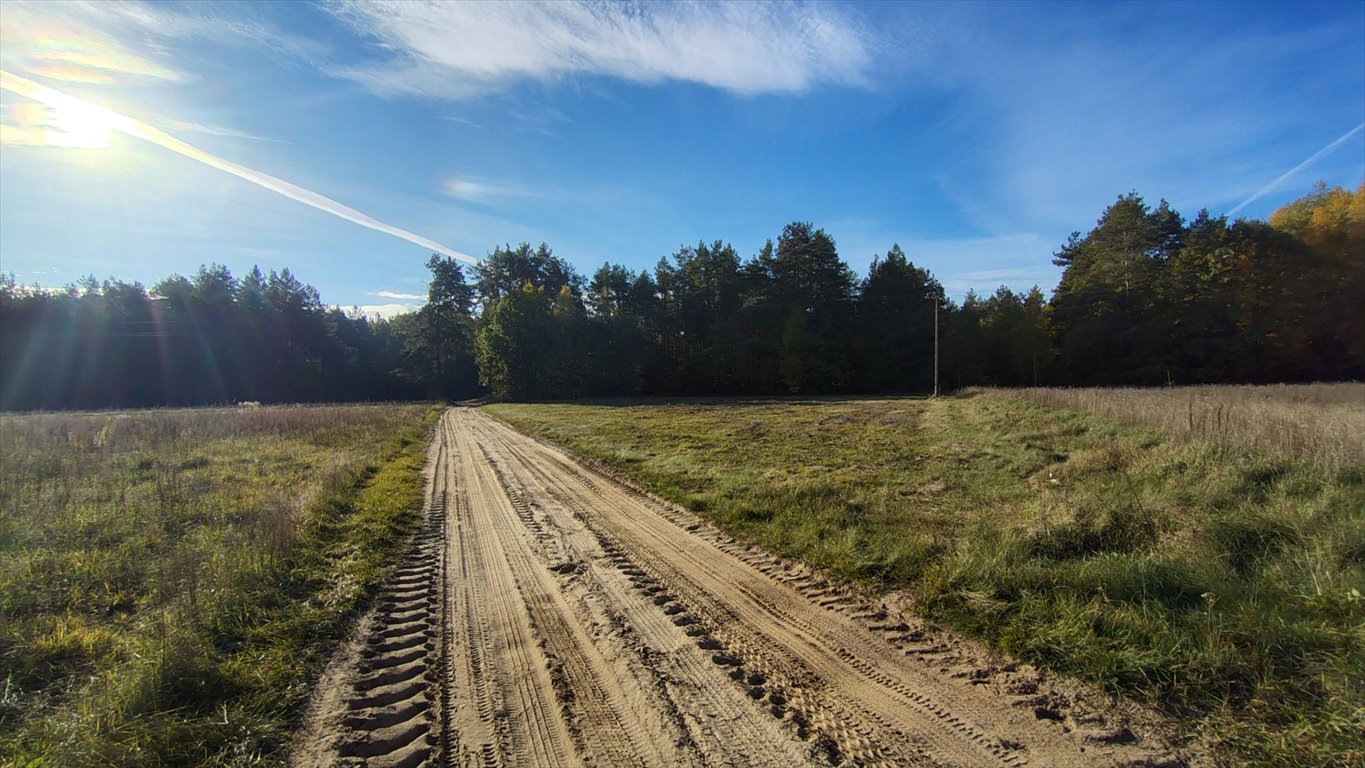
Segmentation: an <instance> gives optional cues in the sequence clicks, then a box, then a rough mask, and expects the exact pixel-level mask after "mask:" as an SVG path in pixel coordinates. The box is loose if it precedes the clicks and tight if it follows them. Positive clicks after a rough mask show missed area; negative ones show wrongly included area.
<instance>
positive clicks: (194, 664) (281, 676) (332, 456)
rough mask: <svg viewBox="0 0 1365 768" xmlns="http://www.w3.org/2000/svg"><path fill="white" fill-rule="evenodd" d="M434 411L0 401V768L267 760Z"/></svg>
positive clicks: (383, 527) (411, 486)
mask: <svg viewBox="0 0 1365 768" xmlns="http://www.w3.org/2000/svg"><path fill="white" fill-rule="evenodd" d="M439 411H440V409H439V408H438V407H436V406H432V405H381V406H309V407H270V408H253V409H187V410H164V411H143V412H126V413H107V414H52V415H44V414H35V415H26V416H0V453H2V455H3V456H4V457H5V464H6V472H5V473H4V474H3V475H0V681H2V682H0V764H6V765H9V764H18V765H28V764H41V765H63V766H74V767H80V766H173V765H218V766H244V765H271V764H279V763H281V762H282V760H283V755H282V754H281V748H282V746H283V745H284V743H285V740H286V738H287V735H288V730H289V724H290V719H291V718H292V717H293V716H294V715H295V714H296V713H297V711H298V709H299V706H300V704H301V703H302V701H303V700H304V698H305V696H306V695H307V692H308V687H309V682H310V678H311V677H312V676H313V675H314V674H315V673H316V672H317V671H318V670H319V669H320V667H321V665H322V664H323V662H324V660H325V658H326V656H327V654H328V652H329V650H330V648H331V647H332V646H333V645H334V644H335V643H336V642H337V641H338V640H339V639H340V637H341V633H342V632H343V631H344V628H345V625H346V622H347V621H348V619H349V618H350V616H352V615H353V614H354V613H355V612H356V611H357V610H358V609H359V607H360V606H361V605H362V604H363V602H364V601H365V600H366V599H367V598H368V597H369V596H370V595H371V594H372V593H373V590H374V588H375V587H376V585H377V584H379V582H380V581H381V580H382V579H383V577H384V572H385V567H386V563H388V562H390V561H391V560H392V558H393V557H394V555H395V554H396V550H397V547H398V546H400V544H401V542H402V540H403V538H404V536H405V535H406V534H407V533H408V532H410V531H412V530H415V527H416V525H417V524H418V522H419V518H420V511H421V501H422V488H423V481H422V467H423V464H424V460H425V459H424V457H425V447H426V440H425V436H426V434H427V432H428V431H429V429H430V428H431V425H432V424H433V423H434V420H435V418H436V417H437V415H438V414H439Z"/></svg>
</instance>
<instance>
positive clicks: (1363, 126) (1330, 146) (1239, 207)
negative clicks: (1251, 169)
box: [1227, 123, 1365, 216]
mask: <svg viewBox="0 0 1365 768" xmlns="http://www.w3.org/2000/svg"><path fill="white" fill-rule="evenodd" d="M1361 130H1365V123H1361V124H1360V125H1357V126H1356V127H1354V128H1352V129H1351V130H1349V131H1347V132H1346V133H1345V134H1343V135H1342V137H1341V138H1339V139H1337V140H1336V141H1334V142H1332V143H1331V144H1328V145H1327V146H1325V147H1323V148H1322V149H1319V150H1318V151H1317V152H1316V153H1315V154H1314V155H1313V156H1312V157H1310V158H1308V159H1307V160H1304V161H1303V162H1302V163H1299V164H1298V165H1296V166H1294V167H1293V168H1291V169H1290V170H1288V171H1286V172H1285V173H1284V175H1282V176H1280V178H1278V179H1275V180H1274V181H1272V182H1270V183H1269V184H1267V185H1265V186H1264V187H1261V188H1260V189H1259V190H1257V192H1256V194H1254V195H1252V196H1251V197H1248V198H1247V199H1245V200H1243V201H1242V202H1241V203H1239V204H1238V205H1237V207H1236V208H1233V209H1232V210H1230V211H1228V213H1227V215H1228V216H1235V215H1237V212H1238V211H1240V210H1242V209H1243V208H1245V207H1247V206H1248V205H1251V204H1252V203H1254V202H1256V201H1257V200H1259V199H1260V198H1261V196H1262V195H1264V194H1265V193H1267V192H1269V191H1270V190H1272V189H1274V188H1275V187H1278V186H1280V183H1281V182H1283V181H1284V180H1285V179H1287V178H1289V177H1290V176H1293V175H1294V174H1296V173H1298V172H1299V171H1302V170H1303V169H1304V168H1307V167H1308V166H1310V165H1312V164H1313V163H1314V162H1315V161H1317V159H1318V158H1320V157H1322V156H1323V155H1325V154H1327V153H1328V152H1331V151H1332V150H1334V149H1336V148H1337V147H1339V146H1341V145H1342V144H1343V143H1345V142H1346V140H1347V139H1349V138H1351V137H1352V136H1354V135H1356V134H1357V133H1360V132H1361Z"/></svg>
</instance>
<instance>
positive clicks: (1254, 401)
mask: <svg viewBox="0 0 1365 768" xmlns="http://www.w3.org/2000/svg"><path fill="white" fill-rule="evenodd" d="M968 392H969V393H970V392H982V393H986V394H989V395H990V396H992V397H1001V398H1007V399H1008V398H1014V399H1020V400H1030V401H1032V402H1035V403H1041V404H1043V405H1046V406H1049V407H1052V408H1069V409H1071V410H1077V411H1083V412H1085V413H1093V414H1096V415H1098V416H1104V417H1105V418H1109V419H1114V420H1115V421H1121V422H1125V423H1128V424H1136V425H1138V426H1142V427H1149V428H1152V429H1159V430H1162V431H1164V432H1167V433H1169V434H1172V435H1176V436H1179V437H1185V438H1192V439H1197V440H1212V441H1220V442H1223V443H1225V444H1227V445H1231V446H1236V447H1240V448H1246V449H1250V450H1253V451H1260V452H1265V453H1272V454H1275V455H1280V456H1289V457H1295V458H1303V459H1307V460H1310V461H1313V462H1318V463H1322V464H1326V465H1328V466H1335V467H1339V466H1346V465H1350V464H1360V463H1362V462H1365V383H1360V382H1352V383H1339V384H1271V385H1263V386H1213V385H1211V386H1198V387H1168V388H1164V389H1158V388H1132V389H1128V388H1080V389H1071V388H1049V387H1036V388H1025V389H998V390H997V389H977V390H969V391H968Z"/></svg>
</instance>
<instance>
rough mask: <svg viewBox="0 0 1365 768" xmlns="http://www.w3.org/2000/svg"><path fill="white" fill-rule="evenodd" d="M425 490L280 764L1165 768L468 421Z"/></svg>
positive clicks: (789, 573)
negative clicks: (399, 550)
mask: <svg viewBox="0 0 1365 768" xmlns="http://www.w3.org/2000/svg"><path fill="white" fill-rule="evenodd" d="M429 473H430V487H429V494H428V512H427V525H426V528H425V529H424V531H423V533H422V535H421V536H420V537H419V538H418V539H417V541H416V542H415V544H414V547H413V551H412V552H411V554H410V556H409V558H408V561H407V562H406V563H405V564H404V565H403V566H402V568H401V569H400V570H399V571H398V573H397V574H396V575H395V577H394V578H393V579H392V581H391V583H390V584H389V585H388V588H387V591H386V593H385V595H384V597H383V598H382V600H381V602H380V604H379V605H378V606H377V607H376V609H375V610H374V611H373V612H372V613H371V614H370V615H369V616H367V617H366V618H365V619H364V620H363V621H362V622H361V624H360V626H359V627H358V630H357V636H356V639H355V641H354V642H353V643H351V644H350V646H348V648H347V649H346V650H345V652H343V653H342V654H341V655H340V656H339V657H338V658H337V659H336V661H335V662H334V663H333V664H332V666H331V667H330V668H329V670H328V672H327V674H326V676H325V677H324V680H323V682H322V684H321V685H320V687H319V690H318V692H317V694H316V696H315V701H314V704H313V706H312V707H311V709H310V713H309V715H308V718H307V721H306V723H305V725H304V728H303V731H302V732H301V734H300V736H299V740H298V748H297V749H296V752H295V755H294V758H293V762H294V764H295V765H299V766H320V765H371V766H422V765H433V766H434V765H449V766H485V767H491V766H585V765H591V766H660V767H670V768H671V767H672V766H772V767H773V768H792V767H794V766H807V765H845V764H847V765H880V766H911V765H934V766H938V765H949V766H959V765H960V766H1023V765H1035V766H1097V765H1168V764H1178V762H1177V761H1176V760H1175V758H1174V757H1172V756H1171V755H1170V753H1168V752H1166V751H1164V750H1163V749H1162V748H1160V747H1159V746H1158V745H1157V744H1155V743H1154V740H1153V739H1149V738H1146V737H1145V735H1144V736H1143V737H1141V738H1140V737H1139V736H1138V735H1136V734H1135V731H1137V732H1139V733H1141V730H1140V729H1137V728H1136V727H1135V726H1134V727H1133V728H1129V727H1127V726H1126V725H1124V724H1122V723H1120V722H1118V721H1117V720H1116V719H1115V718H1114V716H1113V715H1112V714H1102V713H1101V712H1099V711H1098V710H1097V709H1095V708H1093V707H1090V706H1087V705H1086V704H1085V703H1084V702H1081V701H1077V700H1076V699H1075V697H1073V696H1069V695H1067V694H1062V693H1059V692H1058V691H1057V690H1054V689H1052V688H1050V687H1049V685H1048V684H1047V683H1046V682H1045V681H1040V679H1039V677H1038V675H1036V674H1035V673H1034V672H1032V671H1031V670H1029V669H1027V668H1021V667H1017V666H1015V665H1010V664H999V663H996V664H991V663H986V662H983V661H982V660H981V656H980V654H976V653H972V652H970V651H967V650H964V649H963V648H962V647H956V646H955V645H954V644H952V643H945V642H944V641H943V639H942V638H941V637H937V636H934V635H931V634H928V633H926V632H924V631H923V630H922V629H919V628H917V627H915V626H914V624H913V622H912V621H907V620H905V619H903V618H901V617H900V616H899V615H897V614H896V613H895V612H894V610H892V611H890V612H888V609H887V607H886V606H881V605H872V604H867V603H866V602H863V601H860V600H858V599H855V598H854V597H852V596H850V595H847V594H844V593H842V592H840V591H838V590H836V589H833V588H832V587H830V586H829V585H827V584H826V583H824V582H823V581H822V580H821V579H819V578H817V577H815V576H813V575H811V574H809V573H806V572H804V571H803V570H802V569H800V568H798V567H791V566H789V565H787V564H785V563H782V562H780V561H778V560H776V559H773V558H771V557H768V556H766V555H764V554H762V553H759V552H757V551H752V550H750V549H747V548H745V547H743V546H741V545H738V544H736V543H734V542H732V541H730V540H729V539H727V538H726V537H724V536H722V535H720V534H719V533H717V532H716V531H714V530H712V529H711V528H710V527H709V526H708V525H705V524H703V523H701V522H700V521H699V520H698V519H696V518H695V517H693V516H691V515H689V514H687V513H685V512H682V511H681V510H678V509H676V508H674V507H672V506H670V505H667V504H664V503H661V502H659V501H658V500H655V499H653V498H651V497H649V496H648V495H646V494H644V493H641V492H639V491H638V490H635V489H633V488H631V487H628V486H626V485H624V484H622V483H620V482H617V481H615V480H613V479H610V478H608V477H607V476H605V475H603V474H601V473H598V472H596V471H593V470H591V469H588V468H586V467H584V466H582V465H581V464H579V463H577V462H575V461H574V460H573V459H571V458H570V457H568V456H566V455H565V454H564V453H562V452H561V451H559V450H557V449H555V448H553V447H549V446H547V445H544V444H542V443H540V442H538V441H535V440H533V439H531V438H529V437H526V436H525V435H522V434H520V433H518V432H516V431H514V430H512V429H511V428H509V427H507V426H506V425H504V424H502V423H500V422H497V421H495V420H494V419H492V418H490V417H488V416H485V415H484V414H482V413H479V412H478V411H475V410H472V409H463V408H457V409H451V410H450V411H447V413H446V414H445V416H444V417H443V419H442V422H441V425H440V427H439V428H438V432H437V436H436V439H435V440H434V441H433V444H432V447H431V454H430V460H429Z"/></svg>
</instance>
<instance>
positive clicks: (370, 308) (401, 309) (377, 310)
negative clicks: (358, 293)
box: [360, 304, 421, 318]
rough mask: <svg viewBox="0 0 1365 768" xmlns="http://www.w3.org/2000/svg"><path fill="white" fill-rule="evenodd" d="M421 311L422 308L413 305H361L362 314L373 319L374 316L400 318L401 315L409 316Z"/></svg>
mask: <svg viewBox="0 0 1365 768" xmlns="http://www.w3.org/2000/svg"><path fill="white" fill-rule="evenodd" d="M419 309H421V307H416V306H413V305H411V304H361V305H360V311H361V313H362V314H364V315H365V316H366V317H373V316H375V315H378V316H379V317H383V318H390V317H397V316H399V315H406V314H408V313H409V312H416V311H417V310H419Z"/></svg>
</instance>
